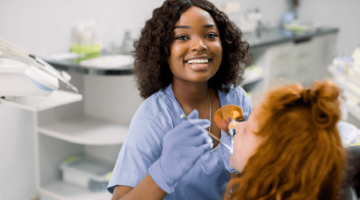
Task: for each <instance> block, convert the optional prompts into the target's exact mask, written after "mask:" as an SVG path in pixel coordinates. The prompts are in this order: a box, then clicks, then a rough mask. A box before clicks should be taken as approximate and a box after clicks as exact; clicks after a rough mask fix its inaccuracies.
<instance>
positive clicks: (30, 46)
mask: <svg viewBox="0 0 360 200" xmlns="http://www.w3.org/2000/svg"><path fill="white" fill-rule="evenodd" d="M211 1H212V2H214V4H215V5H217V6H222V5H224V4H226V3H228V2H233V1H230V0H211ZM162 2H163V0H151V1H150V0H132V1H125V0H106V1H100V0H75V1H74V0H61V1H55V0H51V1H49V0H0V38H2V39H5V40H7V41H9V42H11V43H14V44H15V45H17V46H19V47H22V48H24V49H26V50H28V51H29V52H31V53H33V54H36V55H39V56H43V55H48V54H52V53H61V52H67V51H68V49H69V46H70V33H71V28H72V27H74V26H75V25H76V24H77V22H79V21H81V20H88V19H94V20H95V21H96V23H97V25H96V39H97V41H99V42H102V43H103V44H104V48H111V46H114V45H115V46H116V45H117V46H119V45H120V44H121V42H122V37H123V33H124V31H126V30H139V29H140V28H141V27H142V26H143V25H144V22H145V20H146V19H148V18H149V17H150V16H151V14H152V10H153V9H154V8H156V7H158V6H160V5H161V4H162ZM238 2H239V1H238ZM240 3H241V7H240V12H245V11H247V10H250V9H255V8H259V9H260V11H261V12H262V14H263V16H264V18H265V19H264V20H265V21H264V22H265V24H267V25H270V26H276V25H277V23H278V19H279V18H280V16H281V14H282V13H283V12H285V11H286V10H287V9H288V1H287V0H272V1H268V0H242V1H240ZM229 16H230V18H231V19H232V20H233V21H234V22H236V23H237V21H238V19H239V16H240V14H239V13H235V14H229ZM73 78H75V79H76V76H74V77H73ZM93 78H94V79H97V78H99V79H100V78H101V77H93ZM118 78H119V79H121V80H122V77H118ZM114 79H117V77H111V79H109V81H110V82H112V81H114V82H116V83H118V82H121V83H122V85H126V84H132V82H131V81H128V83H126V82H122V81H121V80H120V81H116V80H114ZM126 80H132V79H129V78H126ZM109 81H105V82H99V83H98V84H99V85H97V87H99V88H107V86H106V85H105V84H109ZM110 84H111V83H110ZM122 85H116V87H121V86H122ZM88 92H91V91H88ZM106 94H111V92H107V93H106ZM117 96H119V95H117ZM119 98H120V97H119ZM124 98H126V97H124ZM84 99H85V100H86V95H85V97H84ZM129 102H130V101H129ZM86 105H88V106H89V105H90V106H91V102H90V103H88V104H86V103H85V106H86ZM100 109H102V108H100ZM103 109H104V110H105V111H109V112H110V111H111V109H109V108H106V107H104V108H103ZM112 110H116V109H115V108H114V109H112ZM90 111H91V110H90ZM116 111H117V110H116ZM87 114H91V113H87ZM111 117H117V116H115V114H114V115H113V116H110V118H111ZM131 117H132V116H131V115H129V116H128V117H127V119H124V121H130V119H131ZM32 122H33V119H32V113H31V112H29V111H24V110H21V109H18V108H14V107H11V106H7V105H1V104H0V127H1V129H0V130H1V131H0V160H1V161H0V199H3V200H23V199H29V198H31V197H33V196H36V194H37V191H36V186H35V162H34V154H35V152H34V135H33V133H32V130H33V126H34V125H33V124H32Z"/></svg>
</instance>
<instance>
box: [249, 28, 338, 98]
mask: <svg viewBox="0 0 360 200" xmlns="http://www.w3.org/2000/svg"><path fill="white" fill-rule="evenodd" d="M335 43H336V33H327V34H323V35H317V36H312V37H303V38H300V39H294V40H290V41H287V42H282V43H278V44H272V45H268V46H263V47H261V48H255V50H254V51H251V53H252V56H253V63H254V65H258V66H261V67H262V69H263V70H262V71H263V75H262V76H261V77H259V78H258V79H255V80H254V81H247V79H246V76H245V81H244V84H243V88H244V89H245V91H247V92H251V93H253V95H252V96H254V95H256V94H257V93H261V92H264V91H266V90H267V88H269V87H270V86H272V85H274V84H278V83H279V82H280V84H281V83H283V82H284V81H285V83H288V82H289V81H290V82H292V83H293V82H295V83H301V84H303V85H304V86H305V87H306V86H308V85H310V84H311V83H312V82H313V81H314V80H319V79H322V78H325V77H328V76H329V75H330V74H329V73H328V71H327V66H328V65H329V64H330V63H331V62H332V59H333V56H334V51H335ZM250 50H251V49H250Z"/></svg>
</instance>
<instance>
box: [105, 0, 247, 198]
mask: <svg viewBox="0 0 360 200" xmlns="http://www.w3.org/2000/svg"><path fill="white" fill-rule="evenodd" d="M134 46H135V53H134V57H135V62H134V74H135V76H136V80H137V85H138V89H139V91H140V95H141V96H142V97H143V98H145V101H144V102H143V103H142V105H141V106H140V107H139V109H138V110H137V111H136V113H135V115H134V116H133V118H132V121H131V123H130V126H129V130H128V132H127V134H126V138H125V141H124V144H123V145H122V148H121V151H120V153H119V156H118V160H117V162H116V165H115V167H114V171H113V174H112V177H111V180H110V182H109V185H108V191H109V192H111V193H113V197H112V199H113V200H115V199H116V200H118V199H122V200H126V199H132V200H134V199H147V200H151V199H154V200H156V199H166V200H175V199H177V200H182V199H208V200H212V199H214V200H217V199H220V198H222V196H223V194H224V192H225V186H226V184H227V182H228V181H229V178H230V174H229V173H230V172H235V170H234V169H233V168H231V167H230V166H229V164H228V163H229V151H228V149H226V148H225V147H223V146H222V145H219V146H218V144H217V143H216V142H213V141H212V140H211V138H210V137H209V136H208V132H211V133H213V134H214V135H216V136H217V137H218V138H220V139H221V141H222V142H224V143H226V144H228V145H230V143H231V142H230V137H229V136H227V135H226V134H225V133H224V132H222V131H221V130H220V128H219V127H217V125H216V123H215V121H214V119H213V116H214V114H215V112H216V111H217V110H218V109H219V108H220V107H222V106H225V105H228V104H235V105H238V106H240V107H241V108H242V109H243V112H248V113H250V112H251V106H250V102H249V100H248V98H247V95H246V93H245V92H244V90H243V89H241V88H240V87H238V86H239V85H240V84H241V82H242V80H243V77H242V76H243V73H244V66H245V65H246V64H248V61H250V59H249V54H248V49H249V45H248V43H247V42H245V41H243V40H242V33H241V31H240V30H239V29H238V28H237V27H236V26H235V25H234V24H233V23H232V22H230V21H229V19H228V17H227V16H226V15H225V14H224V13H223V12H221V11H219V10H218V9H217V8H216V7H215V6H214V5H213V4H212V3H210V2H208V1H206V0H181V1H179V0H167V1H165V2H164V3H163V5H162V6H161V7H159V8H157V9H155V10H154V11H153V15H152V18H151V19H149V20H148V21H147V22H146V24H145V27H144V28H143V29H142V31H141V35H140V38H139V40H137V41H136V42H135V45H134ZM181 114H185V115H187V116H188V118H189V119H188V120H185V119H181V118H180V115H181Z"/></svg>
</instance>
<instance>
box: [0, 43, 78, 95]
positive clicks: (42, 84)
mask: <svg viewBox="0 0 360 200" xmlns="http://www.w3.org/2000/svg"><path fill="white" fill-rule="evenodd" d="M70 79H71V76H70V75H69V74H67V73H66V72H64V71H62V72H59V71H57V70H56V69H55V68H53V67H52V66H51V65H49V64H48V63H46V62H45V61H43V60H42V59H41V58H39V57H37V56H35V55H32V54H30V53H28V52H27V51H25V50H23V49H21V48H19V47H16V46H15V45H13V44H11V43H9V42H7V41H5V40H3V39H0V97H3V98H7V97H27V96H48V95H50V94H51V92H52V91H54V90H57V89H59V84H62V85H64V86H66V87H67V88H69V89H71V90H73V91H75V92H76V93H77V92H78V90H77V88H76V87H75V86H73V85H72V84H71V83H70V82H69V81H70Z"/></svg>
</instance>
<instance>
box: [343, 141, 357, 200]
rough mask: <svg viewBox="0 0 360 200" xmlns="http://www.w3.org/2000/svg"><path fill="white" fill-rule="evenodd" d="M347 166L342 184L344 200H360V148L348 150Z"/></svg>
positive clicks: (353, 147) (352, 147)
mask: <svg viewBox="0 0 360 200" xmlns="http://www.w3.org/2000/svg"><path fill="white" fill-rule="evenodd" d="M346 153H347V161H348V162H347V163H346V164H347V166H346V170H345V179H344V181H343V184H342V193H341V199H342V200H360V146H351V147H347V148H346Z"/></svg>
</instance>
